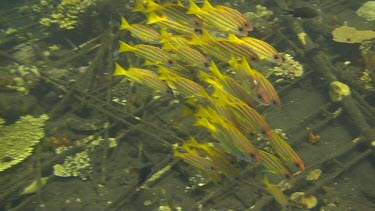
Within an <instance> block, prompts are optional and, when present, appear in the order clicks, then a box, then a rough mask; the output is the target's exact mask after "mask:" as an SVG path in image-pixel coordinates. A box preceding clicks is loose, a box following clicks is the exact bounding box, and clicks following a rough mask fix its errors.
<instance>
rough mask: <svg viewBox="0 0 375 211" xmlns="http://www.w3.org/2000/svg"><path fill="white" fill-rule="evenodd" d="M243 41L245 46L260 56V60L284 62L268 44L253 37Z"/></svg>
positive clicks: (244, 38) (243, 38)
mask: <svg viewBox="0 0 375 211" xmlns="http://www.w3.org/2000/svg"><path fill="white" fill-rule="evenodd" d="M237 39H238V38H237ZM241 40H242V41H244V44H245V45H246V46H247V47H248V48H250V49H251V50H252V51H253V52H255V53H256V54H258V56H259V57H260V59H266V60H268V61H272V62H275V63H281V62H283V60H282V58H281V56H280V55H279V53H278V52H277V51H276V50H275V48H273V47H272V46H271V45H270V44H268V43H267V42H265V41H263V40H259V39H256V38H253V37H242V38H241Z"/></svg>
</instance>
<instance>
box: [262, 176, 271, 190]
mask: <svg viewBox="0 0 375 211" xmlns="http://www.w3.org/2000/svg"><path fill="white" fill-rule="evenodd" d="M262 183H263V185H265V186H266V187H268V186H269V185H270V181H269V180H268V177H267V176H266V175H264V178H263V180H262Z"/></svg>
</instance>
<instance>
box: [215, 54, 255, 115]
mask: <svg viewBox="0 0 375 211" xmlns="http://www.w3.org/2000/svg"><path fill="white" fill-rule="evenodd" d="M209 69H210V70H211V72H212V73H213V75H215V76H216V77H217V78H218V80H219V83H221V84H222V85H223V87H224V90H225V91H226V92H228V93H229V94H231V95H233V96H235V97H237V98H238V99H241V100H242V101H243V102H245V103H246V104H248V105H249V106H251V107H252V108H256V102H255V100H254V99H253V95H252V93H251V92H250V90H249V91H248V90H246V89H245V88H244V87H243V86H241V84H239V83H238V82H237V81H236V80H234V79H233V78H232V77H230V76H227V75H224V74H222V73H221V72H220V71H219V69H218V68H217V66H216V64H215V63H214V62H213V61H211V66H210V68H209Z"/></svg>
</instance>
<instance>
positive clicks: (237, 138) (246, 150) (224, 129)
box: [213, 122, 260, 161]
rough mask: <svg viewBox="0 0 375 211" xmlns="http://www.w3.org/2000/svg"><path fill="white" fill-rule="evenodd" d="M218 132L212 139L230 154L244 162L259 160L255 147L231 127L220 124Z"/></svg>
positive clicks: (226, 124)
mask: <svg viewBox="0 0 375 211" xmlns="http://www.w3.org/2000/svg"><path fill="white" fill-rule="evenodd" d="M217 126H218V128H219V130H217V132H216V133H215V134H213V137H214V138H215V137H216V138H217V140H218V141H219V142H220V143H221V144H223V146H224V148H226V149H229V150H231V151H229V152H231V153H232V154H234V155H236V156H238V157H239V158H240V159H242V160H245V161H252V159H255V160H257V161H258V160H259V159H260V154H259V152H258V150H257V149H256V148H255V146H254V145H253V144H252V143H251V141H250V140H248V139H247V138H246V137H245V136H244V135H243V134H242V133H241V132H240V131H239V130H238V129H237V128H235V127H234V126H233V125H231V124H228V123H225V122H221V123H220V124H218V125H217Z"/></svg>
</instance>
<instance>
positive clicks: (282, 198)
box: [262, 176, 291, 210]
mask: <svg viewBox="0 0 375 211" xmlns="http://www.w3.org/2000/svg"><path fill="white" fill-rule="evenodd" d="M262 183H263V184H264V185H265V186H266V187H267V190H268V192H269V193H270V194H271V195H272V196H273V197H274V198H275V200H276V201H277V202H278V203H279V204H280V205H281V206H282V208H283V210H290V207H291V202H290V200H289V197H288V196H287V195H285V194H284V193H283V191H282V190H281V189H280V188H279V187H277V186H276V185H274V184H271V183H270V182H269V181H268V178H267V177H266V176H264V179H263V181H262Z"/></svg>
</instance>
